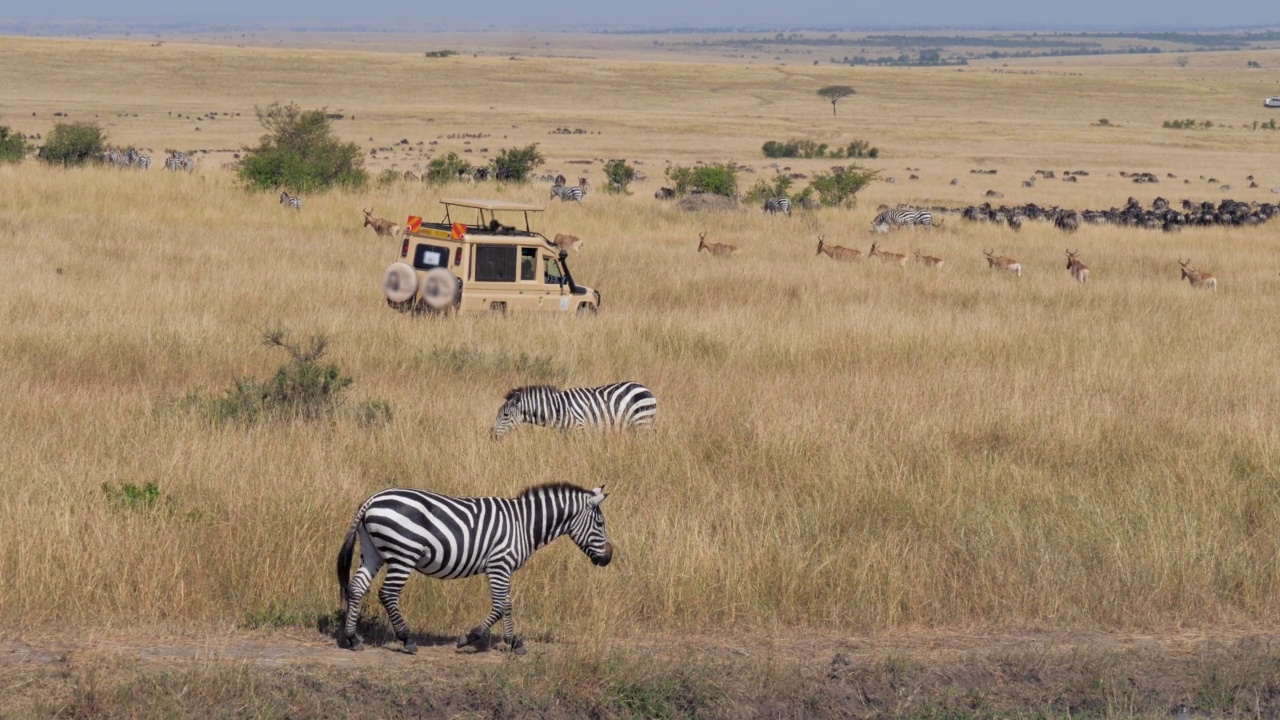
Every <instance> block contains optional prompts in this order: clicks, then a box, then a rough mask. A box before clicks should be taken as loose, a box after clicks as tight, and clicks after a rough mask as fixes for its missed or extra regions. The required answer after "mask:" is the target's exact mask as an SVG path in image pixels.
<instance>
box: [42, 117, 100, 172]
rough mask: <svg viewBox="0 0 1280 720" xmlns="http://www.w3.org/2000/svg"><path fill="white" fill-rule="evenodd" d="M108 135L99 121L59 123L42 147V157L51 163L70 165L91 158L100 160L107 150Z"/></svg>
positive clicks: (83, 162)
mask: <svg viewBox="0 0 1280 720" xmlns="http://www.w3.org/2000/svg"><path fill="white" fill-rule="evenodd" d="M106 145H107V136H106V135H105V134H104V133H103V132H102V128H100V127H98V123H91V122H76V123H58V124H57V125H55V126H53V130H52V131H51V132H50V133H49V135H48V137H47V138H45V141H44V147H42V148H40V159H41V160H44V161H45V162H47V163H49V164H50V165H62V166H65V167H70V166H73V165H83V164H85V163H86V162H89V161H90V160H92V161H95V162H99V161H101V159H102V153H103V152H105V151H106Z"/></svg>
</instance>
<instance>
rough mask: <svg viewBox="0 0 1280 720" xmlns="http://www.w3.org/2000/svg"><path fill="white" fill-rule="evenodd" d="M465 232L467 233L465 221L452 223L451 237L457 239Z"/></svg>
mask: <svg viewBox="0 0 1280 720" xmlns="http://www.w3.org/2000/svg"><path fill="white" fill-rule="evenodd" d="M466 234H467V224H466V223H454V224H453V239H455V240H457V239H459V238H461V237H462V236H463V235H466Z"/></svg>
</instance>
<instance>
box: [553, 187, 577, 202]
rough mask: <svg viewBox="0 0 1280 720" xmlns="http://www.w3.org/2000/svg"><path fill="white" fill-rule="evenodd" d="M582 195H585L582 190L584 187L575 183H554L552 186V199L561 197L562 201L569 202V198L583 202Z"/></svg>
mask: <svg viewBox="0 0 1280 720" xmlns="http://www.w3.org/2000/svg"><path fill="white" fill-rule="evenodd" d="M582 196H583V192H582V187H581V186H580V185H573V186H569V185H552V186H551V198H550V199H552V200H554V199H556V198H559V200H560V202H567V201H569V200H572V201H574V202H582Z"/></svg>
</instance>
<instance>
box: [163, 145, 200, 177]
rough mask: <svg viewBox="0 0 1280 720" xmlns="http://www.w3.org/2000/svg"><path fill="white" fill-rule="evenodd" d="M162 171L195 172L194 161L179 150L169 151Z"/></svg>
mask: <svg viewBox="0 0 1280 720" xmlns="http://www.w3.org/2000/svg"><path fill="white" fill-rule="evenodd" d="M164 169H165V170H172V171H174V172H178V171H179V170H186V171H187V172H195V171H196V159H195V158H193V157H191V156H190V155H188V154H187V153H184V152H182V151H181V150H171V151H170V152H169V157H168V158H166V159H165V161H164Z"/></svg>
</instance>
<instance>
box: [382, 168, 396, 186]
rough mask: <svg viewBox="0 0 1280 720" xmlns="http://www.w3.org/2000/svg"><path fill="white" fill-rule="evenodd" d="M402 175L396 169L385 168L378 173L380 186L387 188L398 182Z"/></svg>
mask: <svg viewBox="0 0 1280 720" xmlns="http://www.w3.org/2000/svg"><path fill="white" fill-rule="evenodd" d="M400 177H401V175H400V173H398V172H396V171H395V170H383V171H382V172H380V173H378V187H380V188H385V187H390V186H392V185H394V184H396V181H397V180H399V179H400Z"/></svg>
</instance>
